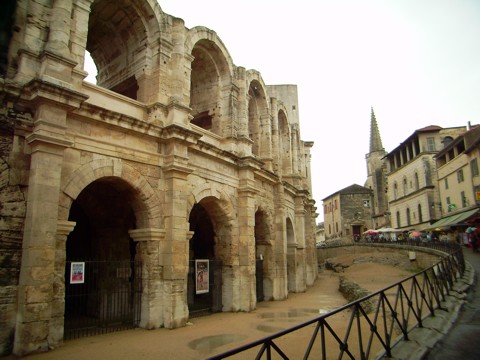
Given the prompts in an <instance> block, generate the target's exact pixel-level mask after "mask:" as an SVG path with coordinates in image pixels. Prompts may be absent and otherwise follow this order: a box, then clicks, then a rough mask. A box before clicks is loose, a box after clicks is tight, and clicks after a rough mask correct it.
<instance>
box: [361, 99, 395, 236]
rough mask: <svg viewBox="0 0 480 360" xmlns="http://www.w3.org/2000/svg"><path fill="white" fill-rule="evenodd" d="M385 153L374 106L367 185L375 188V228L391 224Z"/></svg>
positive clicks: (368, 154)
mask: <svg viewBox="0 0 480 360" xmlns="http://www.w3.org/2000/svg"><path fill="white" fill-rule="evenodd" d="M385 155H387V152H386V151H385V149H384V148H383V145H382V138H381V137H380V130H379V129H378V123H377V119H376V117H375V112H374V111H373V107H372V108H371V117H370V151H369V152H368V153H367V154H366V155H365V159H366V163H367V180H366V181H365V187H367V188H369V189H372V190H373V202H372V204H371V206H372V220H373V225H374V226H375V228H380V227H383V226H389V225H390V216H389V213H388V198H387V176H386V170H387V169H386V162H385Z"/></svg>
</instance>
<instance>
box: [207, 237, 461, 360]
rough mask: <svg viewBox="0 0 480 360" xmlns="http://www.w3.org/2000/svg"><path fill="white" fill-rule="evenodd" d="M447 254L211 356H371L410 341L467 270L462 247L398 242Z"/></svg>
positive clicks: (296, 357) (447, 244) (387, 351)
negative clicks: (388, 283)
mask: <svg viewBox="0 0 480 360" xmlns="http://www.w3.org/2000/svg"><path fill="white" fill-rule="evenodd" d="M396 245H405V246H407V245H408V246H415V247H425V248H427V247H428V248H433V249H436V250H440V251H442V252H444V253H446V254H447V255H446V256H445V257H444V258H442V260H441V261H439V262H438V263H436V264H434V265H433V266H430V267H429V268H427V269H424V270H423V271H421V272H419V273H416V274H415V275H412V276H410V277H408V278H406V279H404V280H402V281H399V282H397V283H395V284H393V285H391V286H389V287H387V288H385V289H382V290H380V291H377V292H375V293H373V294H371V295H368V296H365V297H364V298H362V299H359V300H357V301H354V302H351V303H349V304H347V305H345V306H342V307H340V308H338V309H336V310H334V311H331V312H329V313H327V314H324V315H321V316H319V317H316V318H314V319H312V320H309V321H307V322H304V323H302V324H299V325H296V326H293V327H291V328H289V329H286V330H284V331H281V332H278V333H276V334H273V335H270V336H267V337H264V338H263V339H260V340H257V341H254V342H252V343H249V344H246V345H243V346H240V347H238V348H236V349H232V350H230V351H227V352H224V353H222V354H218V355H216V356H213V357H210V358H209V359H212V360H213V359H226V358H235V355H237V356H238V357H237V358H242V359H243V358H249V359H268V360H270V359H278V358H281V359H302V358H303V359H309V358H312V359H332V358H335V359H342V358H344V356H345V357H346V358H349V359H371V358H374V357H377V356H378V354H383V355H384V356H386V357H391V355H392V348H393V346H394V345H395V344H397V343H398V342H400V341H402V340H409V332H410V331H411V330H412V329H414V328H416V327H420V328H421V327H423V323H424V321H425V319H426V318H428V317H433V316H435V314H436V312H437V311H438V310H447V309H446V308H445V307H444V305H443V304H444V302H445V300H446V296H448V295H449V293H450V292H451V290H452V288H453V286H454V284H455V282H456V281H457V280H458V279H459V278H460V277H461V276H462V275H463V273H464V270H465V262H464V258H463V253H462V249H461V246H459V245H457V244H450V243H444V242H438V243H437V242H436V243H421V242H411V241H408V242H405V243H400V242H397V243H396Z"/></svg>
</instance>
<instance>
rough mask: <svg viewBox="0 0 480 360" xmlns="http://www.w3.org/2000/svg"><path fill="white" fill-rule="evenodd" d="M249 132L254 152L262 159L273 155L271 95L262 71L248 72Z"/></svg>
mask: <svg viewBox="0 0 480 360" xmlns="http://www.w3.org/2000/svg"><path fill="white" fill-rule="evenodd" d="M247 84H248V97H247V99H248V134H249V137H250V139H251V140H252V141H253V144H252V153H253V155H255V156H258V157H260V159H270V158H271V157H272V124H271V121H270V106H269V97H268V95H267V94H268V93H267V90H266V86H265V84H264V82H263V79H262V78H261V76H260V73H259V72H258V71H255V70H249V71H248V72H247Z"/></svg>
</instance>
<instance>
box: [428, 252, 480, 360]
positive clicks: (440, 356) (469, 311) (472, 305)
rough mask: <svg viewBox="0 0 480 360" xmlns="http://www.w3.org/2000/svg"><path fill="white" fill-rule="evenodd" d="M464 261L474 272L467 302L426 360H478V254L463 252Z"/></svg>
mask: <svg viewBox="0 0 480 360" xmlns="http://www.w3.org/2000/svg"><path fill="white" fill-rule="evenodd" d="M464 255H465V261H468V262H469V263H470V265H471V266H472V268H473V270H474V271H475V280H474V283H473V286H471V287H470V289H469V291H468V293H467V302H466V303H465V304H464V306H463V308H462V310H461V311H460V314H459V317H458V319H457V321H455V324H454V325H453V327H452V328H451V329H450V331H449V332H448V334H447V335H446V336H444V337H443V338H442V340H440V341H439V342H438V343H437V345H436V346H435V347H434V348H433V350H432V351H431V352H430V353H429V354H428V356H427V357H426V358H425V359H426V360H452V359H462V360H469V359H472V360H473V359H480V290H479V288H478V279H479V276H480V253H473V252H472V250H471V249H465V250H464Z"/></svg>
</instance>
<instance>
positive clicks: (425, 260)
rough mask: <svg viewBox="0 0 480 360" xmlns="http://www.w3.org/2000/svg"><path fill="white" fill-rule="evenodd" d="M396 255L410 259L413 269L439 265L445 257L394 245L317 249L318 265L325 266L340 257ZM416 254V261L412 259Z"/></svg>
mask: <svg viewBox="0 0 480 360" xmlns="http://www.w3.org/2000/svg"><path fill="white" fill-rule="evenodd" d="M372 252H373V253H396V254H402V255H403V256H404V257H405V259H408V260H409V262H410V264H411V267H412V268H417V269H425V268H427V267H429V266H432V265H434V264H435V263H437V262H438V261H439V260H440V259H441V258H442V257H445V256H446V255H445V253H443V252H441V251H438V250H434V249H429V248H418V247H411V248H408V247H405V246H395V245H392V244H388V245H382V244H355V245H346V246H336V247H325V248H321V249H317V256H318V264H319V266H324V264H325V262H326V260H327V259H330V258H335V257H338V256H343V255H349V254H368V253H372ZM412 254H414V255H415V256H414V259H413V260H412V259H411V256H412Z"/></svg>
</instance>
